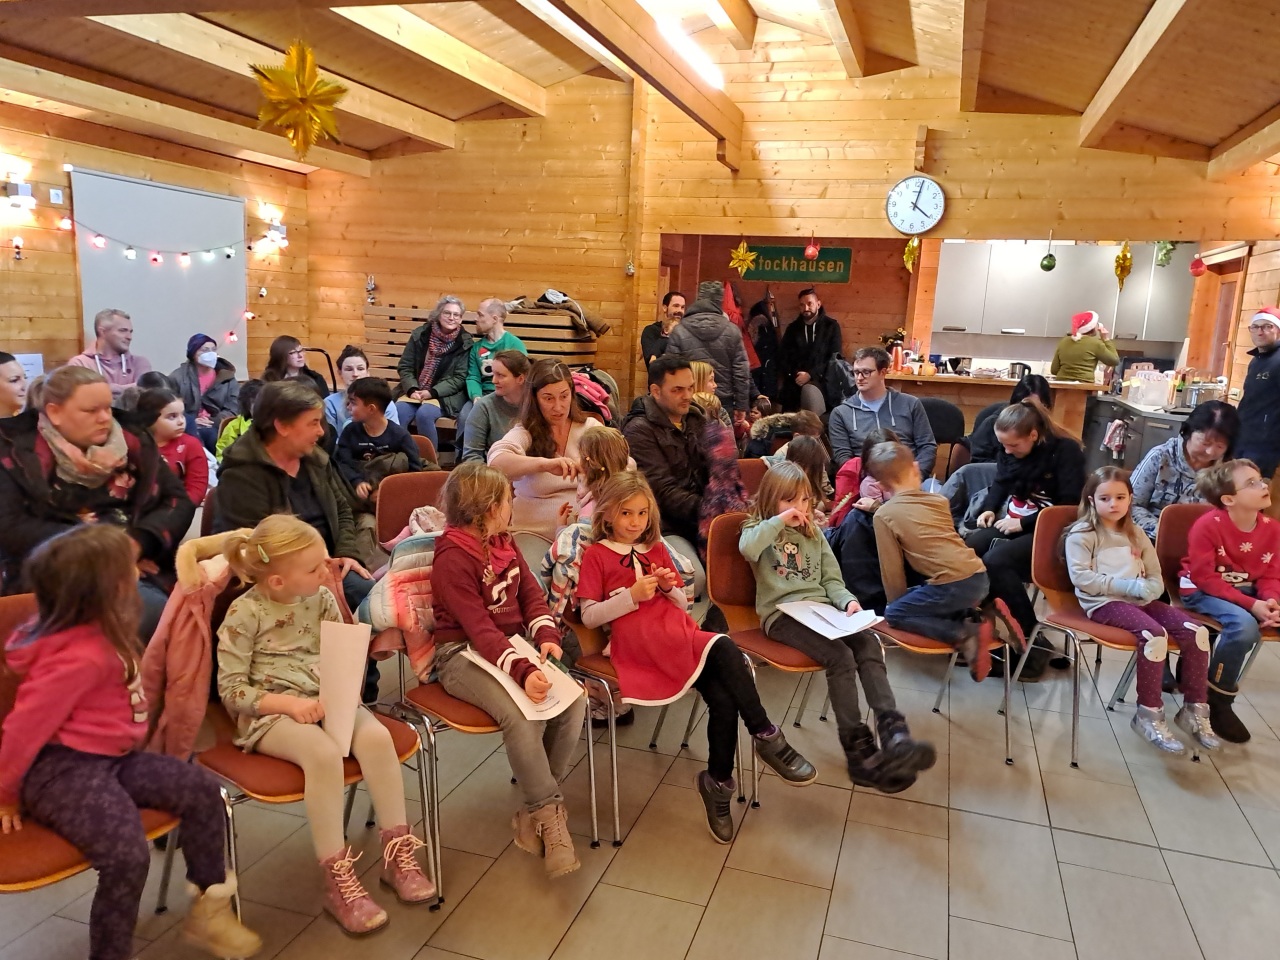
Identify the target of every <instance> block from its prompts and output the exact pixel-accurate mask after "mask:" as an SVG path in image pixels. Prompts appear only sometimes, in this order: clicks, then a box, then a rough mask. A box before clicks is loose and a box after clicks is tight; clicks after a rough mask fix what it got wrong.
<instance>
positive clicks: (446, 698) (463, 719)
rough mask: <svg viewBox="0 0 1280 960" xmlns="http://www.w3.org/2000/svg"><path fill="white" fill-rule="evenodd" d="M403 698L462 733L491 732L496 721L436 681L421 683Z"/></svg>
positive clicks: (495, 728) (496, 726)
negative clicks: (450, 692) (453, 694)
mask: <svg viewBox="0 0 1280 960" xmlns="http://www.w3.org/2000/svg"><path fill="white" fill-rule="evenodd" d="M404 696H405V699H406V700H408V701H409V703H411V704H413V705H414V706H415V707H417V708H418V709H419V710H421V711H422V712H423V713H426V714H429V715H430V716H433V717H435V718H436V719H438V720H442V721H444V722H445V723H446V724H448V725H449V726H451V727H453V728H454V729H455V730H461V731H463V732H464V733H493V732H494V731H495V730H497V729H498V724H497V721H495V720H494V719H493V717H491V716H489V714H487V713H485V712H484V711H483V710H481V709H480V708H479V707H477V706H475V705H474V704H470V703H467V701H465V700H459V699H458V698H457V697H455V696H451V695H450V694H449V693H448V692H447V691H446V690H445V688H444V687H443V686H441V685H440V684H438V683H423V684H419V685H418V686H416V687H414V688H413V689H412V690H410V691H409V692H408V693H406V694H405V695H404Z"/></svg>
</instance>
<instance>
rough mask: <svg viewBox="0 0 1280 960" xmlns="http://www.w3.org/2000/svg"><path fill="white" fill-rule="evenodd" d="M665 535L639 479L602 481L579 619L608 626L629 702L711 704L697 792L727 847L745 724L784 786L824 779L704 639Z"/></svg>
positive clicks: (731, 657) (724, 651)
mask: <svg viewBox="0 0 1280 960" xmlns="http://www.w3.org/2000/svg"><path fill="white" fill-rule="evenodd" d="M660 526H661V523H660V519H659V517H658V505H657V503H655V502H654V499H653V493H652V491H650V489H649V484H648V483H647V482H646V481H645V479H644V477H643V476H642V475H641V474H639V473H637V472H636V471H634V470H626V471H623V472H621V473H617V474H614V476H612V477H610V478H609V479H608V480H606V481H605V482H604V484H603V485H602V486H601V487H600V488H599V491H598V492H597V494H596V507H595V513H594V515H593V517H592V520H591V534H592V537H593V539H594V542H593V543H592V544H591V545H590V546H589V547H587V549H586V552H585V553H584V554H583V557H582V571H581V573H580V574H579V576H578V602H579V604H580V611H579V613H580V615H581V617H582V622H583V623H584V624H586V625H587V626H588V627H598V626H603V625H604V624H608V625H609V629H610V643H609V656H610V659H611V660H612V661H613V668H614V670H615V671H616V672H617V674H618V686H619V687H620V689H621V691H622V699H623V700H624V701H626V702H628V703H633V704H639V705H648V706H657V705H660V704H666V703H672V702H674V701H675V700H678V699H680V697H682V696H683V695H684V693H685V691H686V690H688V689H689V688H690V687H693V688H695V689H696V690H697V691H698V693H700V694H701V695H702V698H703V700H705V701H706V702H707V747H708V761H707V769H706V770H704V771H702V772H701V773H699V774H698V776H697V778H696V781H695V786H696V787H697V790H698V793H699V795H700V796H701V797H702V802H703V804H704V805H705V806H706V809H707V825H708V827H709V828H710V830H711V835H712V836H713V837H715V838H716V840H717V841H719V842H720V843H729V842H730V841H731V840H732V839H733V819H732V817H731V816H730V813H729V811H730V805H729V799H730V797H731V796H732V795H733V789H734V782H733V758H734V753H735V750H736V747H737V741H738V717H739V716H741V717H742V720H743V723H745V724H746V727H747V731H748V732H749V733H751V735H752V742H753V744H754V745H755V750H756V753H757V754H759V756H760V758H761V759H762V760H763V761H764V762H765V763H767V764H768V765H769V766H770V767H772V768H773V769H774V770H775V771H776V772H777V773H778V775H779V776H780V777H781V778H782V779H783V781H784V782H786V783H790V784H792V785H795V786H803V785H805V784H808V783H812V782H813V781H814V779H815V778H816V777H817V775H818V774H817V771H816V770H815V769H814V767H813V764H811V763H810V762H809V761H808V760H806V759H805V758H804V757H802V756H801V755H800V754H799V753H798V752H797V751H796V750H795V749H794V748H793V747H791V746H790V745H789V744H788V743H787V741H786V738H785V737H784V736H783V735H782V731H781V730H779V729H778V727H777V726H775V725H774V724H773V723H772V722H771V721H770V720H769V717H768V715H767V714H766V713H765V709H764V707H763V706H762V705H761V703H760V696H759V694H757V692H756V688H755V683H754V682H753V680H752V678H751V672H750V670H748V669H747V665H746V663H745V661H744V660H743V655H742V651H741V650H739V649H738V648H737V646H735V645H734V643H733V641H732V640H730V639H729V637H727V636H725V635H724V634H714V633H708V632H706V631H704V630H699V629H698V626H697V624H696V623H694V622H693V619H692V618H691V617H690V616H689V614H688V612H687V606H688V597H687V596H686V595H685V592H684V585H683V583H682V582H681V580H680V577H679V575H678V574H677V573H676V572H675V564H674V563H673V562H672V560H671V555H670V554H669V553H668V552H667V548H666V547H665V546H664V545H663V543H662V538H661V534H660V533H659V529H660Z"/></svg>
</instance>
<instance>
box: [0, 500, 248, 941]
mask: <svg viewBox="0 0 1280 960" xmlns="http://www.w3.org/2000/svg"><path fill="white" fill-rule="evenodd" d="M134 556H135V550H134V546H133V542H132V541H131V540H130V539H129V535H128V534H127V533H125V532H124V531H123V530H121V529H119V528H118V527H112V526H108V525H105V524H102V525H98V524H92V525H84V526H79V527H76V528H75V529H73V530H71V531H69V532H67V533H63V534H60V535H59V536H56V537H54V538H52V539H50V540H48V541H46V542H45V543H43V544H42V545H41V546H40V547H38V548H37V549H36V550H35V552H34V553H33V554H32V555H31V557H30V559H28V561H27V564H26V580H27V582H28V583H30V584H31V586H32V588H33V590H34V592H35V595H36V604H37V607H38V613H37V615H36V618H35V620H33V621H32V622H30V623H27V624H24V625H23V626H22V627H20V628H19V629H18V630H17V631H15V632H14V634H13V636H11V637H9V639H8V641H7V642H6V644H5V665H6V666H7V667H8V668H9V669H11V670H13V671H14V672H16V673H17V674H18V675H19V677H20V678H21V679H20V682H19V684H18V692H17V696H16V698H15V701H14V705H13V709H12V710H11V711H10V712H9V715H8V716H7V717H6V718H5V721H4V737H3V740H0V829H2V830H3V832H4V833H10V832H11V831H14V830H21V829H22V815H23V814H25V815H26V816H28V817H30V818H31V819H32V820H34V821H36V822H37V823H41V824H43V825H44V826H46V827H48V828H49V829H50V830H53V831H55V832H56V833H58V834H59V835H61V836H62V837H63V838H65V839H66V840H68V841H69V842H70V843H72V844H74V845H75V846H76V847H78V848H79V849H80V851H81V853H83V854H84V856H85V858H86V859H87V860H88V861H89V863H90V865H91V866H92V867H93V868H94V869H95V870H97V871H98V889H97V892H96V893H95V894H94V898H93V908H92V910H91V912H90V914H89V958H90V960H124V958H126V957H129V956H131V955H132V953H133V928H134V924H135V923H136V922H137V919H138V903H139V901H140V900H141V899H142V887H143V884H144V883H145V882H146V879H147V868H148V867H149V866H150V863H151V853H150V848H149V846H148V844H147V838H146V835H145V833H144V832H143V829H142V821H141V819H140V818H139V816H138V809H139V808H140V807H152V808H156V809H160V810H165V811H168V812H171V813H173V814H176V815H177V816H178V817H179V818H180V819H181V820H182V832H181V844H182V853H183V857H184V859H185V860H186V863H187V879H188V880H189V881H190V882H191V884H192V885H193V886H194V887H195V888H196V889H195V890H194V891H193V893H194V896H193V898H192V904H191V912H190V913H189V914H188V915H187V917H186V919H185V920H184V921H183V936H184V938H185V939H186V940H187V942H189V943H191V944H193V945H195V946H198V947H200V948H201V949H203V950H206V951H207V952H209V953H210V954H212V955H213V956H215V957H250V956H253V954H255V953H257V952H258V951H259V950H260V949H261V948H262V941H261V940H260V939H259V938H258V935H257V934H255V933H253V932H252V931H251V930H249V929H247V928H246V927H244V926H243V925H241V923H240V921H239V920H237V919H236V915H235V913H234V912H233V911H232V909H231V896H232V894H233V893H234V892H235V877H234V876H228V875H227V873H226V869H225V866H224V861H223V850H224V845H225V843H226V833H225V829H224V825H223V814H222V799H221V797H220V795H219V793H218V785H217V784H216V783H215V782H214V780H213V779H212V778H211V777H210V776H209V775H208V774H207V773H205V772H204V771H203V770H202V769H201V768H200V767H197V766H194V765H192V764H188V763H183V762H182V761H181V760H178V759H176V758H174V757H166V756H159V755H157V754H154V753H143V752H141V750H139V749H138V748H139V745H140V744H141V742H142V739H143V737H144V736H145V734H146V731H147V707H146V702H145V699H144V697H143V694H142V684H141V682H140V680H139V676H138V673H139V661H140V659H141V656H142V649H141V646H140V644H139V643H138V639H137V636H138V617H139V615H140V613H141V605H140V602H139V600H138V591H137V586H136V582H135V581H136V576H137V575H136V574H135V572H134ZM113 574H114V576H113Z"/></svg>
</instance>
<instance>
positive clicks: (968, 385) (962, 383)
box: [886, 373, 1107, 437]
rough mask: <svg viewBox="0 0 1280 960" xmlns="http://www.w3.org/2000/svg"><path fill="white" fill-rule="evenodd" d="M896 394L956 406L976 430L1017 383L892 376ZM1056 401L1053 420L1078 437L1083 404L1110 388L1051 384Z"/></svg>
mask: <svg viewBox="0 0 1280 960" xmlns="http://www.w3.org/2000/svg"><path fill="white" fill-rule="evenodd" d="M886 379H888V380H889V381H890V385H891V386H892V387H893V388H894V389H895V390H901V391H902V392H903V393H906V394H910V395H911V396H913V397H937V398H938V399H940V400H946V401H948V402H950V403H954V404H955V405H956V406H957V407H959V408H960V409H961V410H963V411H964V422H965V428H966V429H967V430H970V431H971V430H972V429H973V421H974V418H975V417H977V415H978V413H979V412H980V411H981V410H982V408H983V407H985V406H987V405H989V404H992V403H995V402H996V401H1001V402H1004V403H1007V402H1008V401H1009V394H1010V393H1011V392H1013V388H1014V385H1015V384H1017V382H1018V381H1017V380H1009V379H1007V378H1005V377H999V378H986V377H958V376H956V375H955V374H951V373H939V374H935V375H933V376H931V377H929V376H925V375H923V374H912V373H891V374H889V375H888V377H887V378H886ZM1049 387H1050V390H1051V392H1052V394H1051V395H1052V398H1053V406H1052V410H1053V417H1054V419H1055V420H1057V421H1058V423H1060V424H1061V425H1062V426H1064V427H1066V428H1067V429H1068V430H1070V431H1071V432H1072V433H1074V434H1075V435H1076V436H1077V437H1078V436H1080V434H1081V432H1082V431H1083V430H1084V404H1085V400H1087V399H1088V397H1089V395H1090V394H1094V393H1102V392H1103V391H1105V390H1106V389H1107V388H1106V387H1104V386H1102V384H1100V383H1076V382H1074V381H1067V380H1050V381H1049Z"/></svg>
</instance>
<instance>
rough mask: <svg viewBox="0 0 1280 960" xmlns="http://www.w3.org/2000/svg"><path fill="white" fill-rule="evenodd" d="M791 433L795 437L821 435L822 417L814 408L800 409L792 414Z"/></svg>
mask: <svg viewBox="0 0 1280 960" xmlns="http://www.w3.org/2000/svg"><path fill="white" fill-rule="evenodd" d="M791 435H792V436H793V437H821V436H822V418H821V417H819V416H818V415H817V414H816V413H814V412H813V411H812V410H798V411H796V412H795V413H794V414H792V420H791Z"/></svg>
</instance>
